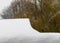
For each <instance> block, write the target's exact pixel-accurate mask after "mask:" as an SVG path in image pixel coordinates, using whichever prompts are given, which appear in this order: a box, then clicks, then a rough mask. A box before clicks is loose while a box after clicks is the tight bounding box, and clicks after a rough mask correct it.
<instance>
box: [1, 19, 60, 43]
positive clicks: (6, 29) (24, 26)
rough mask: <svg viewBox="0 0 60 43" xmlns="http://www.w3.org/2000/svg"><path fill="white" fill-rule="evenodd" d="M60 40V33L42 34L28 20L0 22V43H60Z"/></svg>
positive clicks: (3, 20)
mask: <svg viewBox="0 0 60 43" xmlns="http://www.w3.org/2000/svg"><path fill="white" fill-rule="evenodd" d="M15 40H18V41H15ZM27 40H28V41H27ZM59 40H60V34H59V33H40V32H38V31H36V30H34V29H33V28H32V27H31V25H30V22H29V19H28V18H26V19H2V20H0V42H1V41H2V42H5V41H6V42H8V43H10V42H11V43H12V42H16V43H19V42H21V43H46V42H47V43H56V42H57V43H59V42H60V41H59Z"/></svg>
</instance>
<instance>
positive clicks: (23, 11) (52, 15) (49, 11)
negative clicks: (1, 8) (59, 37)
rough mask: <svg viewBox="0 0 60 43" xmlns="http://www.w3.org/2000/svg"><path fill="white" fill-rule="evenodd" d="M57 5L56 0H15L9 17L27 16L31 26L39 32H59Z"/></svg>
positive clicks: (59, 13) (59, 11)
mask: <svg viewBox="0 0 60 43" xmlns="http://www.w3.org/2000/svg"><path fill="white" fill-rule="evenodd" d="M31 1H33V2H31ZM59 5H60V4H59V2H58V0H17V1H16V0H15V1H14V2H12V4H11V9H12V11H11V12H12V16H11V18H29V19H30V23H31V25H32V27H33V28H34V29H36V30H38V31H40V32H47V31H48V32H60V19H59V18H60V6H59ZM7 12H8V11H7ZM9 12H10V11H9ZM9 12H8V13H9ZM11 12H10V13H11ZM8 13H6V14H8ZM10 13H9V16H10ZM7 17H8V16H7Z"/></svg>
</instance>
